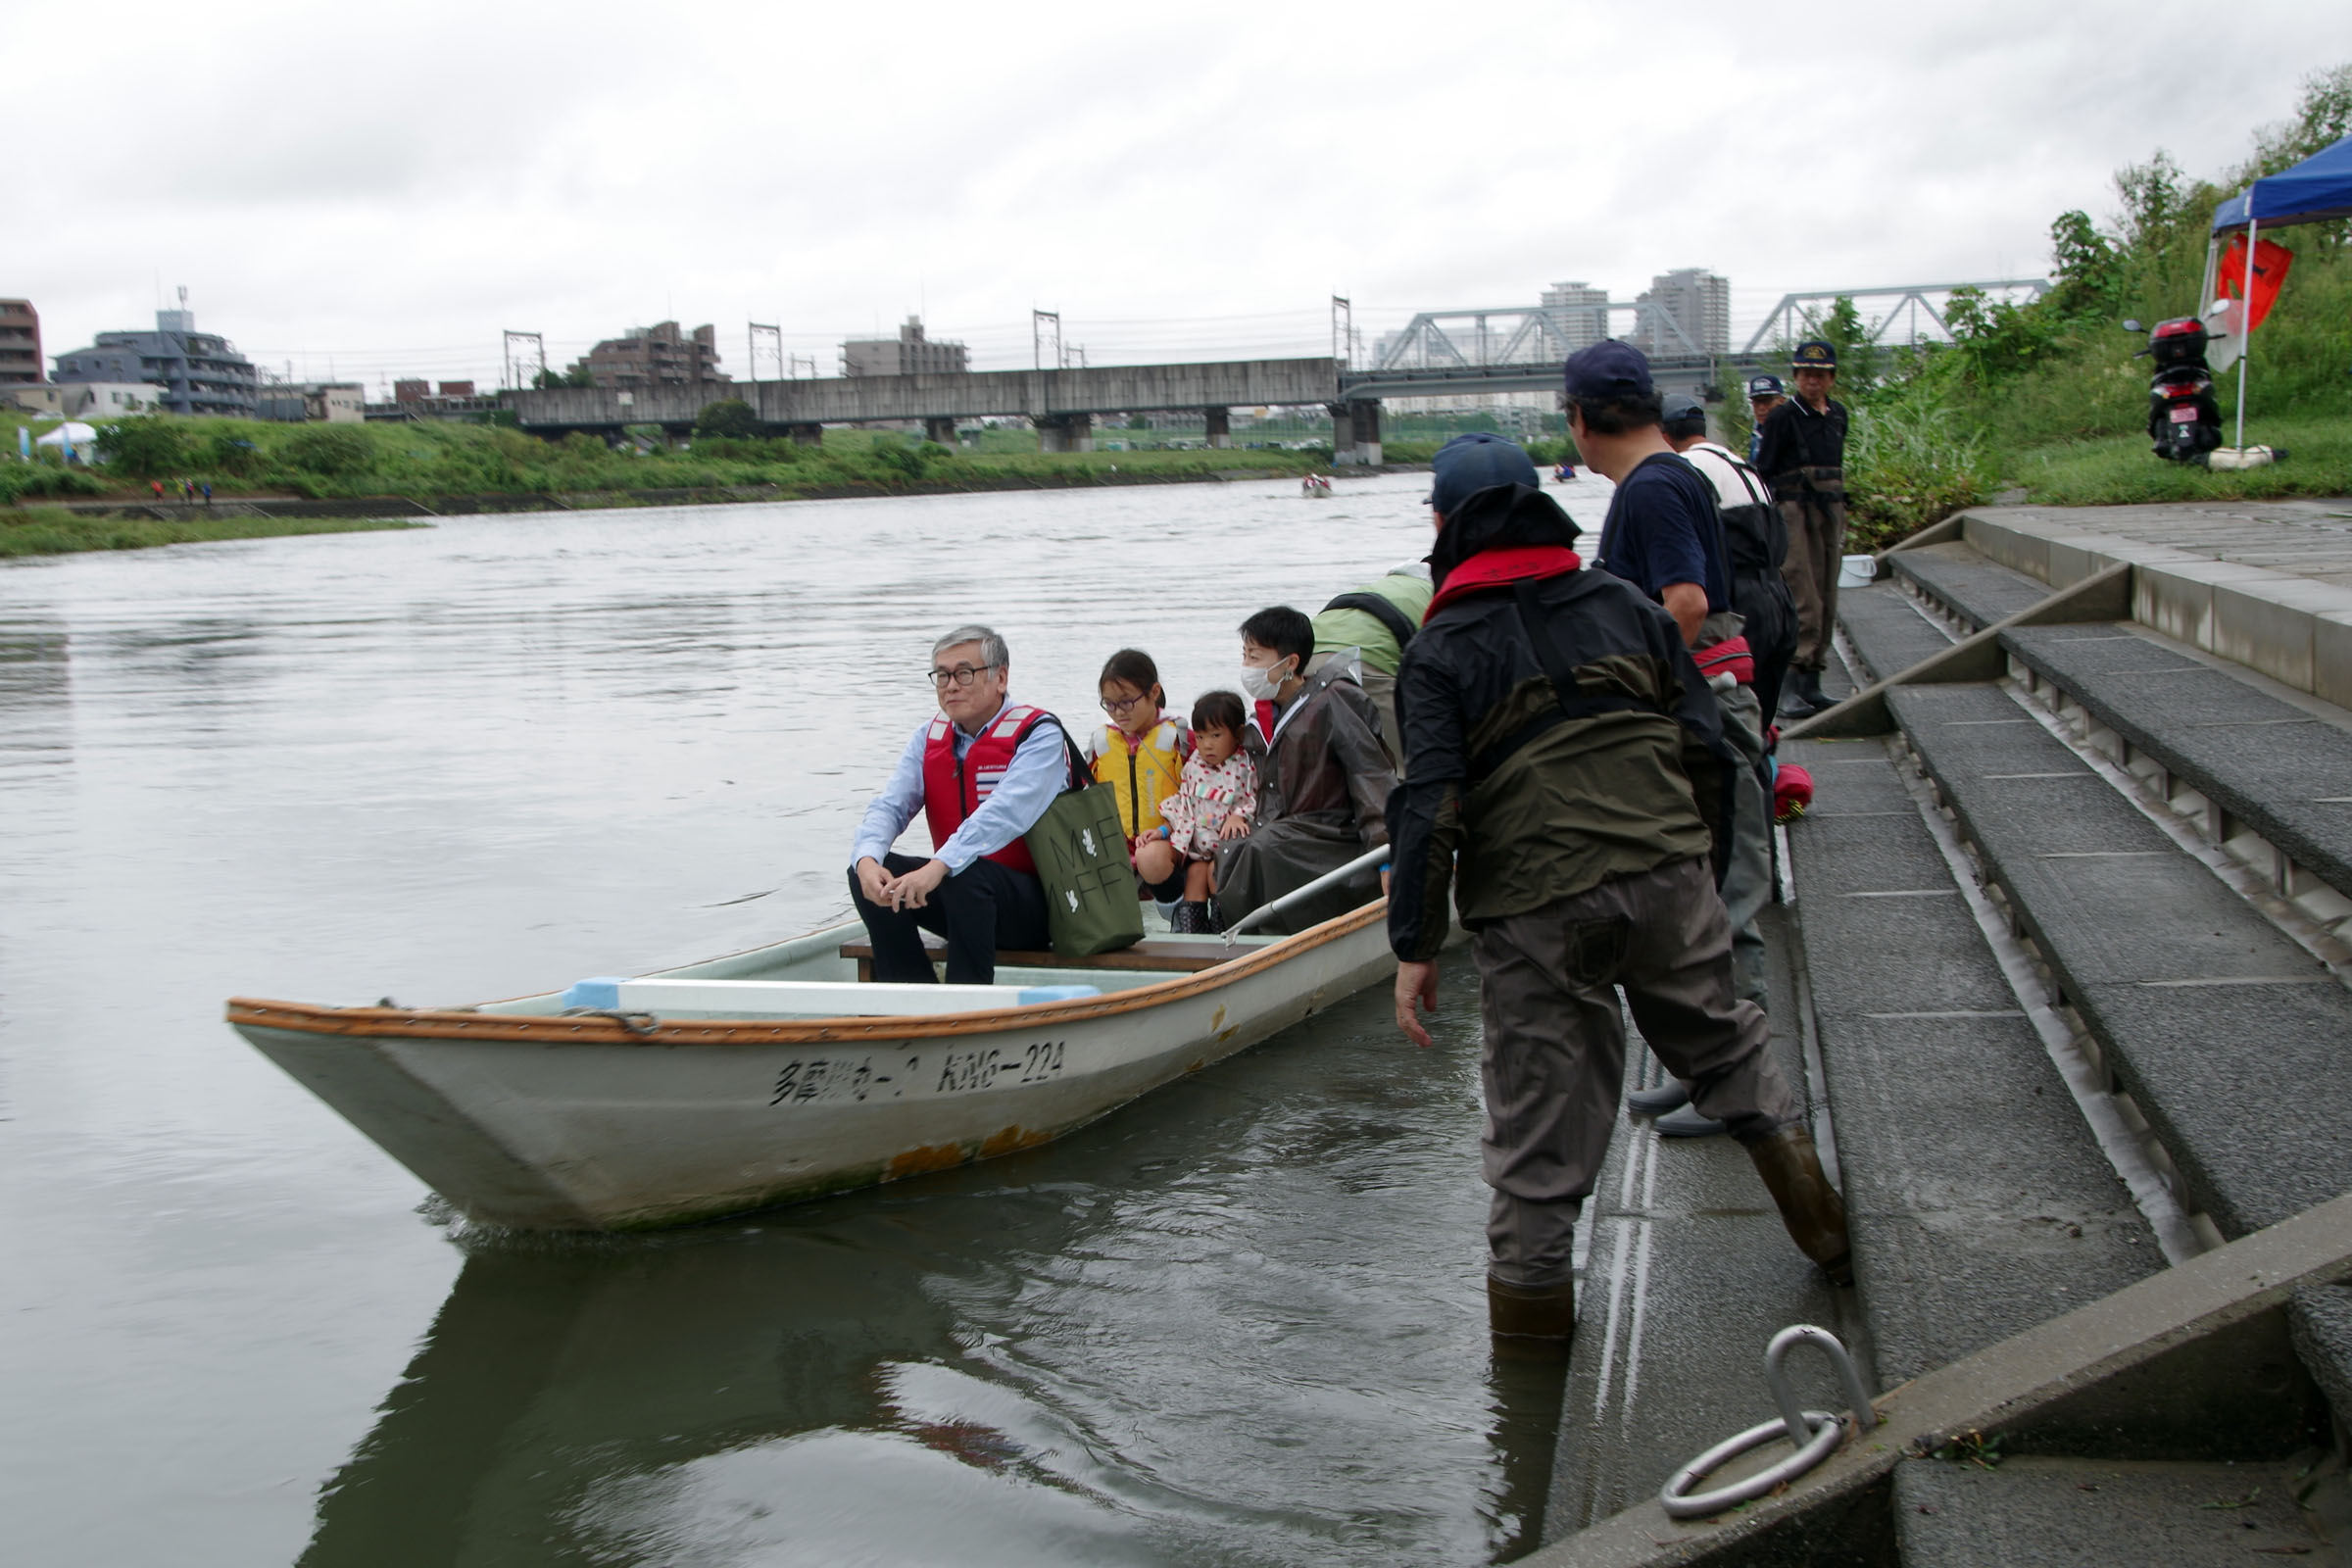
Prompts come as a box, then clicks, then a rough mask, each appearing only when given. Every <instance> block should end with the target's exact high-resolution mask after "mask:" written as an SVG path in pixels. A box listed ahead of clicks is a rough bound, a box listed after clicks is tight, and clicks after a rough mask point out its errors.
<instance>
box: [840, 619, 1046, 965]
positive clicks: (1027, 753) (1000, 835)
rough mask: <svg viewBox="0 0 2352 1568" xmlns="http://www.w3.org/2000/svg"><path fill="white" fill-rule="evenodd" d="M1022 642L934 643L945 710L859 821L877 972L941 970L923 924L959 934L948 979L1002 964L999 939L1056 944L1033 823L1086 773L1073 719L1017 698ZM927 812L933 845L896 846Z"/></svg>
mask: <svg viewBox="0 0 2352 1568" xmlns="http://www.w3.org/2000/svg"><path fill="white" fill-rule="evenodd" d="M1010 684H1011V655H1010V653H1009V652H1008V650H1007V649H1006V648H1005V639H1004V638H1002V637H1000V636H998V635H997V634H996V633H995V632H994V631H991V630H990V629H989V628H988V627H986V626H958V627H956V629H955V630H954V631H952V632H949V633H948V634H947V635H946V636H945V637H942V638H941V639H940V640H939V641H938V642H936V643H934V644H933V645H932V647H931V689H932V690H933V691H934V692H936V693H937V694H938V696H939V709H940V711H939V712H938V713H937V714H936V715H935V716H933V717H931V718H929V719H926V720H925V721H924V722H923V723H922V724H920V725H918V726H917V727H916V729H915V732H914V735H913V738H912V739H910V740H908V741H907V749H906V751H904V752H902V753H901V754H900V755H899V765H898V766H897V767H895V768H893V769H892V770H891V775H890V782H889V783H887V784H885V785H883V786H882V793H881V794H879V795H877V796H875V797H874V799H873V803H872V804H871V805H869V806H868V807H866V809H865V817H864V819H863V820H862V821H860V822H859V823H858V837H857V840H856V846H855V848H854V849H853V850H852V851H851V864H850V900H851V902H852V903H853V904H855V905H856V906H857V907H858V918H859V919H861V920H863V921H864V922H865V930H866V935H867V936H868V937H869V938H870V939H871V940H872V942H873V948H874V978H875V979H876V980H881V981H897V982H902V983H912V984H917V985H920V984H923V983H925V982H929V981H935V980H936V979H937V978H938V976H937V975H935V974H934V973H933V972H932V969H931V959H930V956H929V955H927V954H926V953H925V952H924V951H923V932H924V931H925V930H930V931H936V932H938V933H939V934H940V935H941V936H943V937H945V938H947V940H948V984H950V985H977V986H984V985H989V984H992V983H994V982H995V980H996V977H997V950H998V949H1000V948H1005V949H1010V950H1014V951H1021V950H1029V951H1035V950H1039V949H1043V948H1044V947H1045V946H1046V945H1047V941H1048V930H1047V920H1046V894H1045V888H1044V886H1043V884H1041V883H1040V882H1039V881H1038V876H1037V862H1036V860H1035V859H1033V858H1031V856H1030V853H1029V847H1028V845H1027V844H1026V843H1024V842H1023V840H1022V836H1023V835H1024V834H1026V833H1027V832H1028V831H1029V830H1030V829H1031V828H1033V827H1035V826H1037V821H1038V818H1039V817H1041V816H1043V815H1045V814H1046V809H1047V808H1048V807H1051V806H1052V805H1053V804H1054V797H1056V796H1057V795H1059V794H1060V793H1061V792H1062V791H1063V790H1064V789H1066V788H1068V787H1069V785H1070V783H1071V782H1072V780H1071V776H1070V767H1069V760H1068V759H1069V745H1068V742H1067V740H1066V739H1065V738H1064V736H1063V733H1062V728H1061V721H1060V720H1059V719H1057V718H1055V717H1054V715H1053V714H1052V713H1049V712H1047V711H1045V710H1044V709H1042V708H1023V707H1019V706H1016V705H1014V704H1012V703H1011V702H1009V701H1008V700H1007V699H1006V696H1005V692H1006V689H1007V688H1008V687H1009V686H1010ZM918 810H919V811H921V812H922V813H923V817H924V819H925V821H926V822H927V823H928V824H929V826H930V829H931V844H932V852H931V854H930V855H929V856H928V857H922V856H913V855H896V854H893V853H891V848H890V847H891V845H892V844H893V843H895V842H896V841H897V839H898V836H899V835H900V834H901V833H903V832H905V831H906V830H907V824H908V823H909V822H911V821H913V820H914V813H915V812H916V811H918Z"/></svg>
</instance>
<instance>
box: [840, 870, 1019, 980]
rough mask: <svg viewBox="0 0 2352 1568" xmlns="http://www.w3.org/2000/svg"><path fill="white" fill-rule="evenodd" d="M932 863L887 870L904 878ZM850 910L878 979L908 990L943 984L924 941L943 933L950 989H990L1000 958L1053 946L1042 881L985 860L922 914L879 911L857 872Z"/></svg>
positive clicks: (935, 893) (936, 895)
mask: <svg viewBox="0 0 2352 1568" xmlns="http://www.w3.org/2000/svg"><path fill="white" fill-rule="evenodd" d="M930 859H931V858H930V857H929V856H927V855H885V856H884V857H882V868H883V869H884V870H885V871H888V872H889V873H890V874H891V875H892V876H904V875H906V874H907V872H909V871H911V870H913V869H915V868H916V867H917V866H920V865H926V864H928V863H929V862H930ZM850 902H851V903H852V904H855V905H856V906H857V907H858V919H860V920H863V921H864V922H865V934H866V935H867V936H868V937H869V938H871V939H872V941H873V944H874V978H875V979H876V980H887V981H892V982H895V983H897V984H901V985H907V984H912V985H923V984H926V983H929V982H932V981H936V980H937V979H938V978H939V977H938V976H937V975H935V974H934V973H932V971H931V959H930V957H929V956H928V955H926V954H925V953H924V952H923V933H924V932H925V931H935V932H937V933H938V934H939V935H941V936H943V937H946V938H947V939H948V984H950V985H952V986H985V985H991V984H994V983H995V981H996V978H997V950H998V949H999V948H1008V949H1012V950H1015V951H1026V952H1037V951H1039V950H1040V949H1043V948H1044V947H1045V946H1046V944H1047V941H1048V936H1047V931H1046V890H1045V887H1044V886H1043V885H1042V884H1041V883H1039V881H1038V880H1037V878H1036V877H1034V876H1030V875H1029V874H1027V873H1026V872H1022V871H1015V870H1012V869H1010V868H1009V867H1006V866H1002V865H999V864H998V863H997V862H996V861H994V860H989V859H979V860H974V861H973V862H972V863H971V864H969V865H967V866H965V867H964V868H963V869H962V870H960V871H958V872H956V874H955V875H954V876H952V877H949V878H948V879H947V880H946V881H944V882H942V883H941V884H940V885H939V886H938V887H936V888H933V889H932V890H931V902H930V903H928V904H926V905H925V906H923V907H921V908H919V909H892V908H887V907H883V906H882V905H879V904H876V903H874V902H872V901H871V900H869V899H868V898H867V897H866V896H865V890H864V889H863V888H861V887H859V886H858V868H857V867H856V866H852V867H850Z"/></svg>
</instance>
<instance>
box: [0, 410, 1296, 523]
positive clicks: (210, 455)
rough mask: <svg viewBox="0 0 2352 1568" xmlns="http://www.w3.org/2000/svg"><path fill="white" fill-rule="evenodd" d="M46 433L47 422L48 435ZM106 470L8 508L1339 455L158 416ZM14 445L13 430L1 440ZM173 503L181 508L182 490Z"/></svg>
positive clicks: (819, 484) (806, 490) (1053, 479)
mask: <svg viewBox="0 0 2352 1568" xmlns="http://www.w3.org/2000/svg"><path fill="white" fill-rule="evenodd" d="M37 428H38V426H36V429H37ZM99 434H100V442H99V451H100V453H101V455H102V457H103V460H104V461H103V462H102V463H100V464H99V465H98V466H96V467H95V468H92V469H68V468H63V467H60V466H57V465H56V464H55V463H54V462H53V461H40V460H36V461H34V462H32V463H29V464H25V463H14V462H0V502H10V501H18V500H20V499H25V500H29V499H35V498H38V499H55V500H73V499H95V498H100V497H112V498H120V499H121V500H123V501H124V502H138V501H151V500H153V499H155V496H154V491H153V482H154V481H158V480H160V481H162V482H163V483H164V485H165V487H166V489H167V491H168V492H170V491H172V489H173V487H175V486H176V485H177V484H178V483H179V482H180V481H182V480H193V481H194V482H195V483H197V484H199V485H204V484H209V485H211V486H212V487H213V492H214V494H215V496H216V497H218V498H220V499H222V500H229V499H234V498H238V497H242V496H280V497H284V496H291V497H297V498H301V499H305V500H333V499H344V498H361V497H402V496H405V497H414V498H417V499H420V500H424V501H427V502H429V501H430V500H431V499H432V498H434V497H439V496H492V495H526V496H527V495H544V496H580V495H591V496H603V497H610V498H612V499H613V501H614V502H618V503H625V502H626V501H627V499H628V498H629V497H631V496H632V495H635V494H638V493H642V492H656V493H663V494H669V495H675V494H677V493H681V492H687V491H711V492H717V491H728V490H735V491H743V490H752V489H759V490H760V493H762V494H766V495H773V496H777V497H780V498H783V499H793V498H797V497H803V496H839V495H907V494H921V493H925V492H935V491H943V490H964V489H969V490H993V489H1021V488H1027V487H1030V486H1039V487H1060V486H1065V485H1073V484H1090V483H1135V482H1139V481H1143V482H1149V481H1152V480H1185V479H1206V478H1212V477H1216V476H1219V475H1226V474H1233V473H1237V472H1243V473H1249V472H1263V473H1265V474H1267V475H1268V476H1269V477H1271V476H1276V475H1282V474H1294V473H1305V472H1308V471H1310V470H1313V469H1316V468H1322V467H1328V466H1329V465H1330V462H1331V456H1330V453H1329V452H1328V451H1327V450H1325V451H1315V450H1309V451H1253V450H1247V449H1228V450H1217V451H1205V450H1204V451H1194V452H1180V451H1151V452H1083V453H1067V454H1060V453H1054V454H1048V453H1040V452H1035V451H1031V452H986V451H980V452H966V451H959V450H954V449H951V448H948V447H943V446H939V445H936V444H933V443H931V442H926V441H916V440H910V439H907V438H905V437H902V436H900V435H898V434H896V433H895V432H888V431H831V432H828V433H827V435H826V437H825V441H824V443H823V444H822V445H821V446H802V445H800V444H798V443H795V442H792V441H789V440H784V439H778V438H764V437H759V436H747V437H729V436H711V435H706V436H703V437H701V438H698V439H696V440H694V441H692V442H691V443H671V442H667V441H664V440H662V438H661V436H660V433H659V432H658V431H650V430H649V431H646V432H642V440H641V441H638V440H632V441H630V442H626V443H623V444H622V445H620V446H619V447H617V448H615V447H612V446H608V445H607V444H606V443H605V442H604V441H602V440H600V439H598V438H596V437H594V436H589V435H577V434H575V435H570V436H566V437H564V439H562V440H560V441H546V440H542V439H540V438H538V437H536V436H532V435H527V434H525V433H523V432H522V431H520V430H516V429H514V428H511V427H507V426H501V425H495V424H459V423H444V422H420V423H414V424H411V423H400V424H297V425H285V424H271V423H266V422H261V421H255V420H245V419H210V418H207V419H181V418H174V417H170V416H147V417H138V418H132V419H124V420H122V421H120V422H118V423H114V424H108V425H104V426H101V427H100V432H99ZM0 439H7V440H9V441H10V442H11V444H13V439H14V432H13V430H0ZM166 499H172V500H176V499H177V496H176V495H175V494H168V495H167V497H166Z"/></svg>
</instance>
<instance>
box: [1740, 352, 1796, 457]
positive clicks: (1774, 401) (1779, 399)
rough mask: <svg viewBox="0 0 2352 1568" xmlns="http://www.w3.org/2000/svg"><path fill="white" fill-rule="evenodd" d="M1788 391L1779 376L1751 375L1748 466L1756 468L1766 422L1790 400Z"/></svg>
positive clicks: (1749, 383)
mask: <svg viewBox="0 0 2352 1568" xmlns="http://www.w3.org/2000/svg"><path fill="white" fill-rule="evenodd" d="M1788 397H1789V389H1788V388H1787V387H1784V386H1782V385H1781V378H1780V377H1779V376H1777V375H1751V376H1749V377H1748V378H1747V416H1748V417H1747V466H1749V467H1751V468H1752V467H1754V466H1756V448H1757V447H1758V446H1760V445H1761V444H1762V443H1763V440H1764V421H1765V420H1766V419H1767V418H1769V417H1771V415H1772V411H1773V410H1774V409H1776V408H1778V407H1780V405H1781V404H1782V403H1784V402H1786V401H1787V400H1788Z"/></svg>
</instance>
